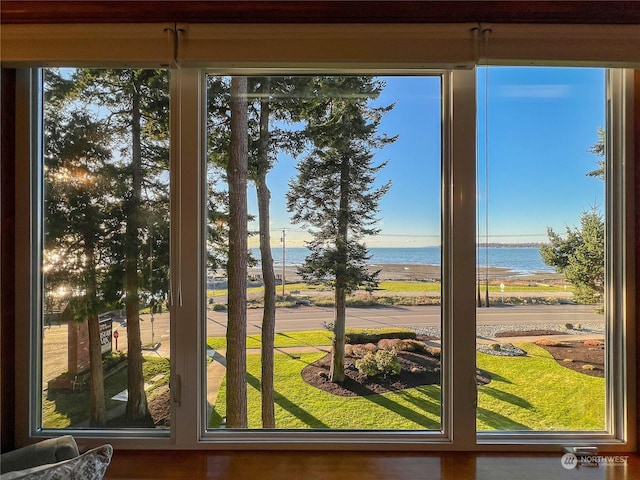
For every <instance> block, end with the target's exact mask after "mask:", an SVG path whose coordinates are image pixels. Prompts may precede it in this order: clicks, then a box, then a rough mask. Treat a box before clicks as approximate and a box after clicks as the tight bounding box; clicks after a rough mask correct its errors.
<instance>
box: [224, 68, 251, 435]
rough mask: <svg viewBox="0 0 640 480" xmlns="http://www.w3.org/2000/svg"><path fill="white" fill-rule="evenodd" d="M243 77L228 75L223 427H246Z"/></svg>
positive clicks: (245, 154)
mask: <svg viewBox="0 0 640 480" xmlns="http://www.w3.org/2000/svg"><path fill="white" fill-rule="evenodd" d="M247 135H248V133H247V78H246V77H232V78H231V152H230V155H229V164H228V166H227V179H228V182H229V261H228V263H227V276H228V279H229V280H228V281H229V284H228V285H229V289H228V290H229V295H228V298H229V301H228V303H229V308H228V319H227V398H226V400H227V427H229V428H247V348H246V343H247V234H248V228H247V148H248V142H247Z"/></svg>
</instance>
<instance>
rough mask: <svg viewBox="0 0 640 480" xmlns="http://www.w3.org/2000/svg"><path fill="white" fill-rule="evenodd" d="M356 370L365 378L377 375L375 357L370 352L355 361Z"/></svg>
mask: <svg viewBox="0 0 640 480" xmlns="http://www.w3.org/2000/svg"><path fill="white" fill-rule="evenodd" d="M356 368H357V369H358V371H359V372H360V373H363V374H365V375H366V376H367V377H373V376H375V375H377V374H378V365H377V364H376V356H375V355H374V354H373V353H371V352H369V353H367V354H366V355H365V356H364V357H363V358H360V359H358V360H356Z"/></svg>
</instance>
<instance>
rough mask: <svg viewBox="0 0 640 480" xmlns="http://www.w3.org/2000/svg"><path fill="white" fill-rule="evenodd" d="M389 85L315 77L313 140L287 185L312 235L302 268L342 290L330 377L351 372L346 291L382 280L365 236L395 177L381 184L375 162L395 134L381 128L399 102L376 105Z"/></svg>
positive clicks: (310, 110)
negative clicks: (369, 263) (348, 369)
mask: <svg viewBox="0 0 640 480" xmlns="http://www.w3.org/2000/svg"><path fill="white" fill-rule="evenodd" d="M383 87H384V84H383V82H380V81H377V80H375V79H373V78H371V77H363V76H352V77H316V78H315V79H314V81H313V82H311V84H310V85H309V92H308V94H307V98H308V100H307V101H306V102H305V104H306V106H307V108H306V110H305V112H304V113H303V116H304V119H305V121H306V126H305V128H304V133H305V135H306V137H307V139H308V140H309V142H310V143H311V145H312V148H311V151H310V153H309V154H308V155H307V156H306V157H305V158H303V159H302V160H301V161H300V163H299V164H298V166H297V169H298V174H297V177H296V178H295V179H293V180H292V181H291V182H290V185H289V191H288V192H287V206H288V210H289V211H290V212H292V213H293V216H292V221H293V222H294V223H297V224H302V225H303V226H305V227H306V228H307V229H308V231H309V232H310V233H311V235H312V237H313V239H312V240H311V241H310V242H308V244H307V246H308V248H309V250H310V254H309V255H308V256H307V258H306V259H305V263H304V265H303V266H302V267H301V268H300V270H299V271H300V273H301V274H302V276H303V278H305V280H307V281H312V282H323V283H328V284H330V285H331V286H332V287H333V288H334V291H335V314H336V316H335V323H334V328H333V330H334V338H333V346H332V362H331V371H330V375H331V381H333V382H342V381H343V380H344V346H345V328H346V327H345V326H346V296H347V294H348V293H349V292H351V291H353V290H355V289H357V288H359V287H365V288H367V289H372V288H374V287H375V286H377V277H378V273H379V272H370V271H369V269H368V267H367V261H368V260H369V258H370V257H369V254H368V250H367V248H366V245H365V244H364V237H365V236H367V235H375V234H376V233H378V232H379V229H378V228H376V226H375V225H376V222H377V217H376V215H377V213H378V211H379V203H380V199H381V198H382V196H383V195H384V194H385V193H386V192H387V191H388V190H389V188H390V183H385V184H383V185H381V186H378V187H376V186H375V185H376V181H377V178H376V177H377V174H378V173H379V172H380V170H381V169H382V168H384V166H385V163H381V164H379V165H374V163H373V159H374V154H375V151H376V150H378V149H381V148H383V147H384V146H385V145H388V144H390V143H392V142H394V141H395V140H396V137H389V136H387V135H384V134H379V133H378V127H379V125H380V121H381V119H382V116H383V115H384V114H385V113H387V112H389V111H390V110H391V109H392V108H393V105H390V106H386V107H373V106H371V102H372V101H374V100H375V99H377V98H378V97H379V95H380V93H381V91H382V89H383Z"/></svg>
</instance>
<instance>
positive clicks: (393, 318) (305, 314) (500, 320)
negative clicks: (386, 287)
mask: <svg viewBox="0 0 640 480" xmlns="http://www.w3.org/2000/svg"><path fill="white" fill-rule="evenodd" d="M333 319H334V313H333V309H332V308H329V307H326V308H324V307H315V306H300V307H298V308H283V309H279V310H278V313H277V315H276V330H277V331H279V332H286V331H295V330H317V329H322V328H323V322H324V323H329V322H332V321H333ZM477 319H478V324H479V325H501V324H507V325H511V324H518V323H524V324H527V325H542V324H558V323H559V324H563V323H590V322H601V321H603V320H604V317H603V316H602V315H599V314H596V313H595V312H594V311H593V307H591V306H588V305H523V306H499V307H491V308H481V309H478V313H477ZM207 320H208V321H207V334H208V335H209V336H223V335H225V332H226V322H227V317H226V313H225V312H211V311H209V312H207ZM247 321H248V325H247V331H248V333H249V334H253V333H259V332H260V323H261V322H262V312H261V311H260V310H251V311H249V314H248V319H247ZM439 323H440V307H437V306H423V307H378V308H349V309H347V326H348V327H393V326H403V327H419V326H435V325H438V324H439Z"/></svg>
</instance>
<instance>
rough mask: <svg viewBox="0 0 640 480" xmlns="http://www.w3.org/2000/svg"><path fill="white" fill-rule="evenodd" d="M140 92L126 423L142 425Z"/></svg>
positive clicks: (130, 226) (136, 96)
mask: <svg viewBox="0 0 640 480" xmlns="http://www.w3.org/2000/svg"><path fill="white" fill-rule="evenodd" d="M141 122H142V120H141V113H140V92H139V90H138V85H136V84H134V92H133V101H132V108H131V137H132V152H131V153H132V155H131V177H132V185H131V198H130V200H129V205H128V212H127V213H128V215H127V226H126V238H125V242H126V245H125V252H126V253H125V275H126V281H125V290H126V297H125V298H126V299H125V308H126V312H127V390H128V400H127V420H128V421H129V422H132V423H136V422H139V421H140V420H142V419H144V418H145V417H146V416H147V415H148V410H147V395H146V393H145V391H144V376H143V374H142V341H141V338H140V312H139V303H140V300H139V296H138V289H139V286H140V279H139V275H138V251H139V245H138V242H139V238H138V230H139V229H140V208H141V197H142V140H141V135H142V132H141Z"/></svg>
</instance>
